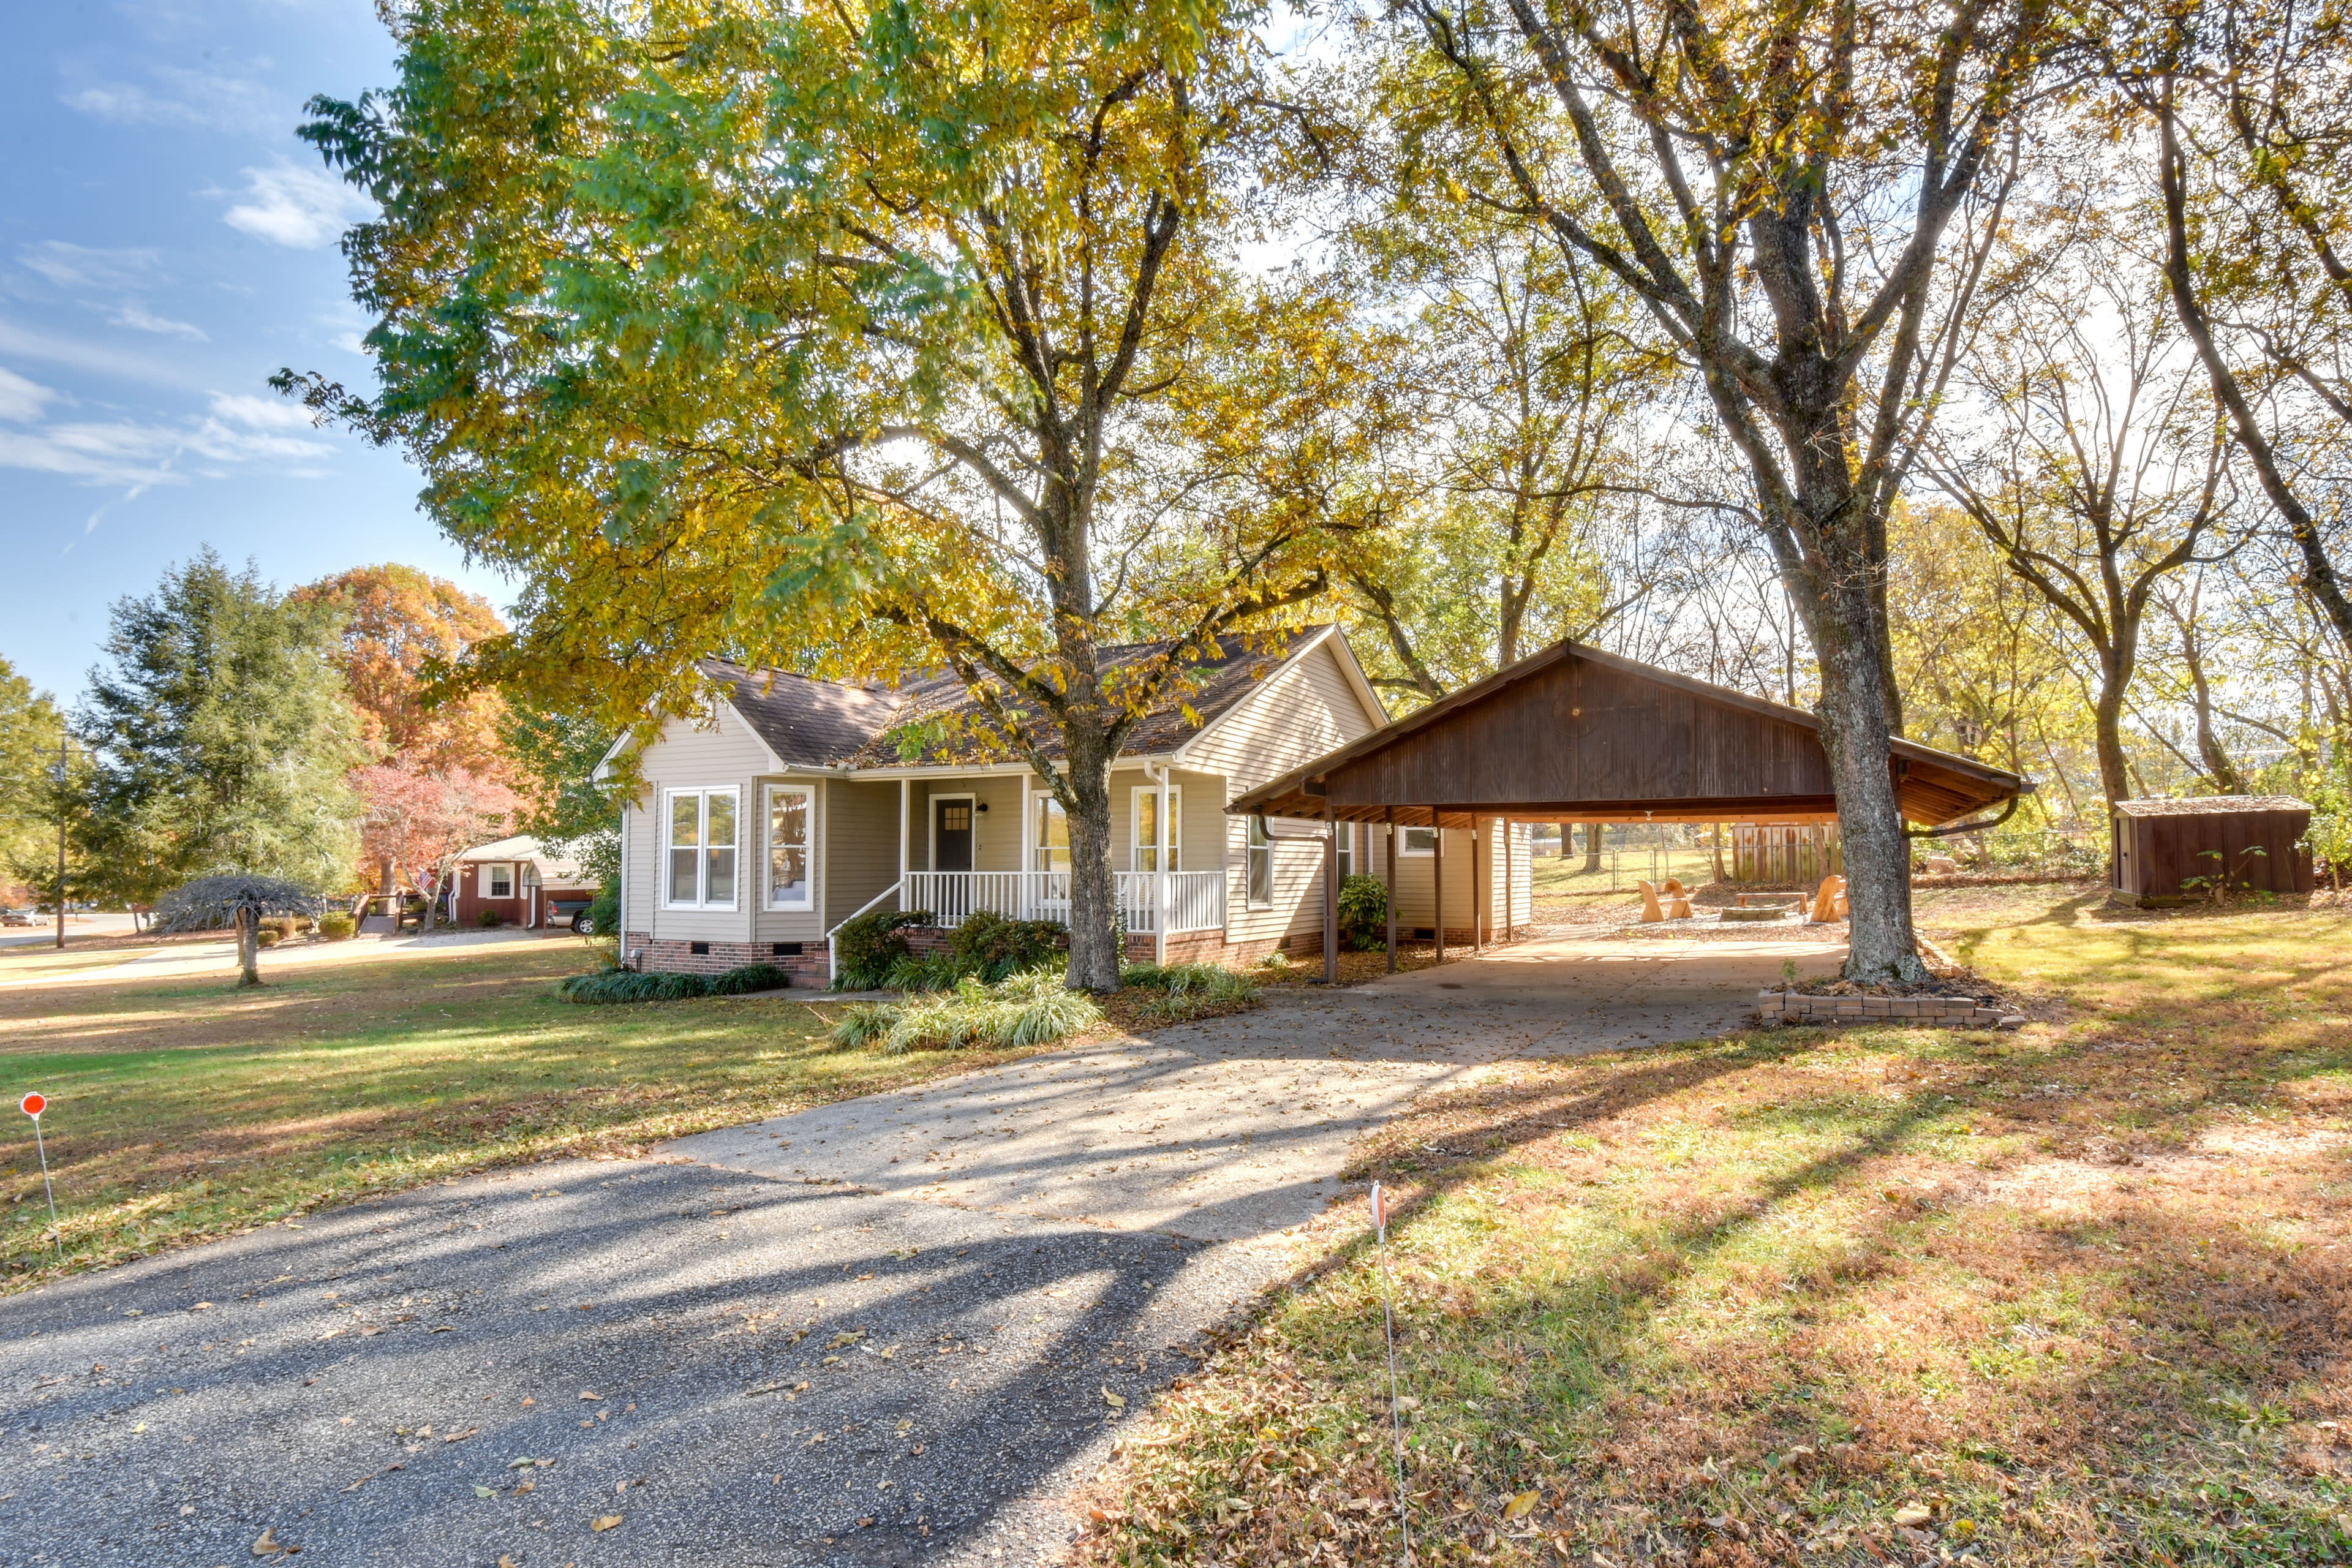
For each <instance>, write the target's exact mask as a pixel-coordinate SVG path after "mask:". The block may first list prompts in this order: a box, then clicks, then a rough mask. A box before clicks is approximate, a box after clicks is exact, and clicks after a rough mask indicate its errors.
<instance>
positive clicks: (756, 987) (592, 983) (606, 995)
mask: <svg viewBox="0 0 2352 1568" xmlns="http://www.w3.org/2000/svg"><path fill="white" fill-rule="evenodd" d="M790 979H791V976H790V975H788V974H787V973H785V972H784V971H783V970H782V969H780V968H778V967H777V966H776V965H774V964H772V963H747V964H744V965H743V966H742V967H741V968H740V969H730V970H729V971H727V973H724V974H652V973H645V972H643V971H640V970H635V969H619V968H614V969H599V970H597V971H595V972H594V973H591V974H572V975H567V976H565V977H564V979H563V982H562V984H559V985H558V986H557V987H556V991H557V993H558V994H561V995H562V998H563V999H564V1000H565V1001H567V1002H583V1003H589V1004H592V1005H603V1004H611V1003H617V1002H683V1001H686V1000H688V999H689V998H691V997H696V996H740V995H742V994H745V993H746V992H751V991H781V990H782V989H783V988H784V986H785V985H786V984H789V983H790Z"/></svg>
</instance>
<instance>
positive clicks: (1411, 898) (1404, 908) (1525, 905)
mask: <svg viewBox="0 0 2352 1568" xmlns="http://www.w3.org/2000/svg"><path fill="white" fill-rule="evenodd" d="M1406 826H1412V825H1410V824H1400V825H1399V826H1398V828H1397V838H1398V841H1399V843H1400V844H1402V841H1403V838H1404V829H1405V827H1406ZM1500 826H1501V825H1500V824H1498V823H1496V822H1495V821H1492V820H1489V821H1487V822H1486V823H1484V824H1482V825H1481V827H1482V830H1483V832H1484V833H1485V835H1486V837H1485V838H1484V839H1483V840H1482V841H1481V842H1480V844H1479V846H1478V858H1479V861H1480V865H1479V868H1478V869H1479V873H1480V874H1479V878H1478V883H1477V887H1476V889H1475V891H1474V890H1473V889H1472V886H1471V882H1470V832H1469V829H1467V828H1463V827H1449V828H1447V829H1446V830H1445V924H1446V928H1447V929H1448V930H1449V931H1467V930H1468V929H1469V927H1470V913H1471V908H1472V904H1473V900H1475V899H1477V898H1479V897H1480V896H1482V895H1483V896H1484V898H1485V899H1486V929H1487V930H1488V931H1501V930H1502V929H1503V923H1504V921H1503V893H1504V889H1503V884H1502V875H1501V873H1502V867H1501V865H1500V864H1499V862H1500V859H1501V856H1500V853H1499V851H1500V850H1501V848H1502V845H1503V841H1502V838H1501V837H1500V836H1499V832H1498V829H1499V827H1500ZM1382 832H1383V833H1385V829H1383V830H1382ZM1532 832H1533V829H1532V828H1531V827H1530V826H1528V824H1526V823H1519V824H1517V825H1515V826H1513V827H1512V828H1511V889H1510V893H1511V923H1512V924H1514V925H1525V924H1527V923H1528V921H1530V920H1532V919H1533V918H1534V913H1535V888H1534V884H1533V882H1532V881H1531V880H1530V877H1531V874H1532V873H1531V871H1530V868H1529V862H1528V846H1529V844H1530V842H1531V840H1530V835H1531V833H1532ZM1490 854H1491V855H1492V856H1493V860H1492V861H1490V860H1489V858H1488V857H1489V856H1490ZM1436 864H1437V861H1436V858H1435V857H1433V856H1428V855H1400V856H1399V857H1398V858H1397V883H1396V885H1397V931H1398V933H1399V934H1400V936H1402V933H1404V932H1406V931H1412V930H1413V929H1415V928H1416V927H1419V928H1423V929H1425V928H1427V927H1428V926H1430V925H1431V923H1432V921H1433V908H1434V906H1433V903H1432V901H1431V898H1430V888H1431V885H1432V884H1431V881H1430V872H1431V868H1433V867H1434V866H1435V865H1436Z"/></svg>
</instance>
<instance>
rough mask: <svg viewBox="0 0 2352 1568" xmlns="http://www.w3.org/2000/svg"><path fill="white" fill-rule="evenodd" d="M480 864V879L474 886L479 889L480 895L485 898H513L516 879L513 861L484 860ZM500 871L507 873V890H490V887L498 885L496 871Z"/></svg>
mask: <svg viewBox="0 0 2352 1568" xmlns="http://www.w3.org/2000/svg"><path fill="white" fill-rule="evenodd" d="M481 866H482V873H481V876H482V879H481V880H480V881H479V882H477V883H476V884H475V886H476V887H477V888H478V889H480V896H481V897H482V898H485V899H506V900H511V899H513V898H514V896H515V881H516V878H515V864H514V862H513V861H511V860H485V861H483V862H482V863H481ZM500 871H504V872H505V873H506V874H507V890H506V891H505V892H503V893H497V892H492V891H491V890H490V889H493V888H496V887H497V886H498V885H499V879H498V873H499V872H500Z"/></svg>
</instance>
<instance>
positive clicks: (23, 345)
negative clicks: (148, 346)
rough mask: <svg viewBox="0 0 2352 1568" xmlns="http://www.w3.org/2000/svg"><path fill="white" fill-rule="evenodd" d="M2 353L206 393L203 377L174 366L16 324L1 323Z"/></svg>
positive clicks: (149, 383) (0, 346)
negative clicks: (56, 336)
mask: <svg viewBox="0 0 2352 1568" xmlns="http://www.w3.org/2000/svg"><path fill="white" fill-rule="evenodd" d="M0 353H6V354H13V355H15V356H16V358H18V359H37V360H46V361H47V362H48V363H52V364H64V365H71V366H73V367H74V368H75V369H76V370H86V371H90V372H93V373H95V374H100V375H110V376H116V377H119V378H121V380H124V381H134V382H141V383H143V384H148V385H152V386H182V387H190V388H191V389H192V390H196V391H202V390H203V389H204V384H203V381H202V379H200V376H201V373H199V372H196V371H193V370H182V369H180V368H179V367H177V366H174V365H167V364H161V363H156V362H155V361H153V360H150V359H144V358H142V357H141V356H140V355H138V354H135V353H124V352H123V351H122V350H120V349H112V348H109V347H107V346H106V345H105V344H103V343H89V342H79V340H76V339H73V338H55V337H51V336H49V335H48V334H47V333H46V332H37V331H32V330H31V329H30V328H26V327H20V326H17V325H16V324H15V323H14V322H11V321H0Z"/></svg>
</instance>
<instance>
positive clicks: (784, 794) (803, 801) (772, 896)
mask: <svg viewBox="0 0 2352 1568" xmlns="http://www.w3.org/2000/svg"><path fill="white" fill-rule="evenodd" d="M815 823H816V791H815V790H814V789H812V788H810V787H809V786H808V785H806V784H770V785H769V786H768V907H769V908H770V909H772V910H809V909H814V908H815V907H816V884H815V882H814V879H812V878H811V876H810V875H809V865H810V852H811V849H812V847H813V846H814V843H815Z"/></svg>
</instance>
